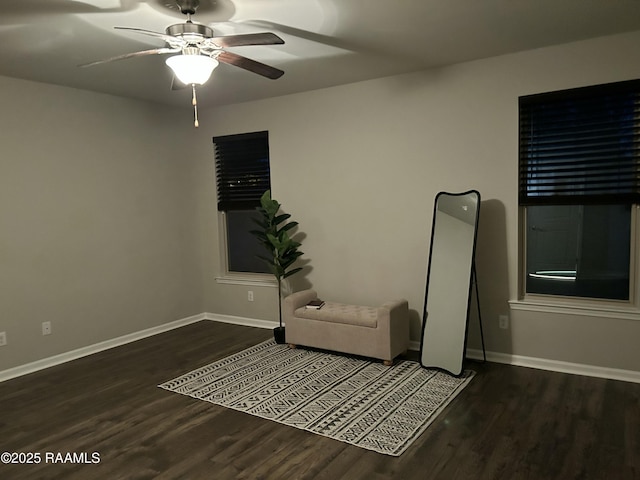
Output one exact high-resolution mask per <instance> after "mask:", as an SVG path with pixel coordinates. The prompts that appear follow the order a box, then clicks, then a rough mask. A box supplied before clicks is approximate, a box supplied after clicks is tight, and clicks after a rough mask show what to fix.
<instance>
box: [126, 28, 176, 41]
mask: <svg viewBox="0 0 640 480" xmlns="http://www.w3.org/2000/svg"><path fill="white" fill-rule="evenodd" d="M113 28H115V29H116V30H129V31H132V32H135V33H141V34H143V35H149V36H151V37H157V38H162V39H163V40H164V41H165V42H176V40H177V41H180V39H178V38H176V37H174V36H173V35H167V34H166V33H160V32H153V31H151V30H145V29H144V28H135V27H113Z"/></svg>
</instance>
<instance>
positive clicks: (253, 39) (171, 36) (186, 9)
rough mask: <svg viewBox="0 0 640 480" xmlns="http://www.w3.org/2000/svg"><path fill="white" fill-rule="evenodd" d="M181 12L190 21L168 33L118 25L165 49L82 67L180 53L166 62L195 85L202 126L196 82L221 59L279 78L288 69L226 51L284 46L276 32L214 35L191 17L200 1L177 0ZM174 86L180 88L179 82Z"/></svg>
mask: <svg viewBox="0 0 640 480" xmlns="http://www.w3.org/2000/svg"><path fill="white" fill-rule="evenodd" d="M176 3H177V5H178V7H179V8H180V11H181V12H182V13H183V14H184V15H186V16H187V21H186V22H184V23H177V24H174V25H169V26H168V27H167V28H166V30H165V33H160V32H153V31H151V30H144V29H141V28H133V27H114V28H115V29H117V30H129V31H132V32H135V33H140V34H143V35H150V36H152V37H157V38H161V39H163V40H164V41H165V42H166V46H165V47H162V48H153V49H150V50H141V51H138V52H132V53H125V54H123V55H117V56H115V57H111V58H107V59H104V60H98V61H95V62H90V63H85V64H83V65H80V66H81V67H91V66H94V65H99V64H102V63H108V62H113V61H115V60H124V59H126V58H133V57H142V56H148V55H165V54H172V53H173V54H177V55H173V56H170V57H168V58H167V59H166V61H165V62H166V64H167V65H168V66H169V67H170V68H171V70H173V73H174V78H178V80H180V81H181V82H182V83H183V84H184V85H191V88H192V92H193V101H192V103H193V107H194V113H195V122H194V123H195V126H196V127H197V126H198V110H197V102H196V90H195V86H196V85H202V84H204V83H205V82H206V81H207V80H208V79H209V77H210V76H211V73H212V72H213V70H214V68H216V67H217V66H218V62H222V63H226V64H228V65H233V66H236V67H240V68H242V69H244V70H248V71H249V72H252V73H257V74H258V75H261V76H263V77H266V78H269V79H272V80H275V79H277V78H280V77H281V76H282V75H283V74H284V72H283V71H282V70H280V69H278V68H275V67H272V66H270V65H266V64H264V63H261V62H258V61H256V60H252V59H250V58H247V57H243V56H242V55H238V54H236V53H233V52H229V51H227V50H225V49H226V48H229V47H241V46H247V45H281V44H284V40H282V39H281V38H280V37H278V36H277V35H276V34H274V33H269V32H265V33H248V34H241V35H225V36H220V37H217V36H214V32H213V29H212V28H210V27H209V26H207V25H203V24H200V23H194V22H193V21H192V20H191V16H192V15H194V14H195V13H196V10H197V9H198V6H199V5H200V0H176ZM172 88H177V87H176V86H175V82H173V83H172Z"/></svg>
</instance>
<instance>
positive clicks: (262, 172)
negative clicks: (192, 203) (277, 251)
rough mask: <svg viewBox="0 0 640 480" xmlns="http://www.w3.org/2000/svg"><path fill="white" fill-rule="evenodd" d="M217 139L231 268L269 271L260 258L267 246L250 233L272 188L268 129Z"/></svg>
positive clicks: (220, 200) (220, 205) (221, 209)
mask: <svg viewBox="0 0 640 480" xmlns="http://www.w3.org/2000/svg"><path fill="white" fill-rule="evenodd" d="M213 143H214V145H215V152H216V153H215V161H216V177H217V182H216V186H217V190H218V211H219V212H221V215H222V219H223V221H222V222H221V223H222V230H223V231H224V235H225V245H226V252H225V254H226V265H227V271H228V272H237V273H268V269H267V266H266V265H265V264H264V263H263V262H262V260H260V259H259V258H257V255H261V254H263V253H264V252H263V250H264V246H263V245H262V244H261V243H260V242H259V241H258V240H257V239H256V238H255V237H254V236H253V235H252V234H251V233H250V231H251V230H254V229H255V228H256V225H255V223H254V222H253V220H252V219H253V218H258V215H259V214H258V213H257V212H256V210H255V208H256V207H258V206H259V205H260V197H261V196H262V194H263V193H264V192H265V191H267V190H269V189H270V188H271V182H270V175H269V174H270V169H269V138H268V132H255V133H244V134H238V135H226V136H221V137H214V138H213Z"/></svg>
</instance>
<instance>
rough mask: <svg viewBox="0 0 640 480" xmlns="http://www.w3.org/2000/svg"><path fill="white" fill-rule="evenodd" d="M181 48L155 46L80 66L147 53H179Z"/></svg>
mask: <svg viewBox="0 0 640 480" xmlns="http://www.w3.org/2000/svg"><path fill="white" fill-rule="evenodd" d="M179 51H180V49H179V48H154V49H152V50H141V51H139V52H132V53H125V54H123V55H116V56H115V57H111V58H105V59H104V60H97V61H95V62H90V63H83V64H82V65H78V66H79V67H92V66H93V65H99V64H101V63H108V62H113V61H115V60H124V59H125V58H131V57H144V56H147V55H163V54H165V53H177V52H179Z"/></svg>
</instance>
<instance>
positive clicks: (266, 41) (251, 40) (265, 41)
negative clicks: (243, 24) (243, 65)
mask: <svg viewBox="0 0 640 480" xmlns="http://www.w3.org/2000/svg"><path fill="white" fill-rule="evenodd" d="M207 42H210V43H214V44H215V45H217V46H219V47H221V48H227V47H241V46H244V45H282V44H283V43H284V40H282V39H281V38H280V37H279V36H277V35H276V34H275V33H269V32H265V33H246V34H242V35H226V36H223V37H213V38H211V39H207Z"/></svg>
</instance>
